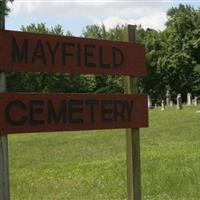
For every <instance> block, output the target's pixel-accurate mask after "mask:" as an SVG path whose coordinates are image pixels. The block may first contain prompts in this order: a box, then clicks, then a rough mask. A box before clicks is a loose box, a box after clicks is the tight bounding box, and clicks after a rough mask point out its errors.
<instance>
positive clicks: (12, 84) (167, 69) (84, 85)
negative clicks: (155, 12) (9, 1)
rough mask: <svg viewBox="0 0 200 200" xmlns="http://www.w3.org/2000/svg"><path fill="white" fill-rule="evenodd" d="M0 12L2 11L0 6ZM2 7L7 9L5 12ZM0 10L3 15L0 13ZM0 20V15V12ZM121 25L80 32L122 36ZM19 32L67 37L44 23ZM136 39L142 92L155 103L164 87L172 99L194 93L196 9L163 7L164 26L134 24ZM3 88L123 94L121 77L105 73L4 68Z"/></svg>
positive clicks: (199, 63) (198, 75) (199, 47)
mask: <svg viewBox="0 0 200 200" xmlns="http://www.w3.org/2000/svg"><path fill="white" fill-rule="evenodd" d="M0 12H1V16H2V11H1V9H0ZM6 12H8V10H7V11H6ZM3 14H6V13H5V12H4V13H3ZM0 19H2V17H0ZM125 27H126V25H117V26H116V27H114V28H112V29H109V30H106V28H105V26H104V25H103V24H102V25H96V24H94V25H88V26H86V27H85V28H84V29H83V31H82V34H81V36H80V37H85V38H97V39H107V40H116V41H123V39H124V29H125ZM21 31H26V32H34V33H48V34H55V35H66V36H73V34H72V33H71V32H70V31H67V32H64V30H63V27H62V26H61V25H56V26H55V27H51V28H49V27H47V26H46V25H45V24H44V23H39V24H30V25H28V26H22V27H21ZM136 41H137V42H138V43H143V44H144V45H145V48H146V63H147V68H148V75H147V77H146V78H141V79H139V88H140V91H141V92H142V93H147V94H149V95H150V96H151V97H152V100H153V102H155V103H159V102H160V101H161V100H162V99H164V97H165V93H166V90H169V91H170V93H171V94H172V98H174V99H175V97H176V94H177V93H181V94H182V95H183V99H186V93H187V92H191V93H192V94H194V95H196V96H199V95H200V9H194V8H193V7H191V6H190V5H181V4H180V5H179V6H178V7H172V8H171V9H169V10H168V11H167V22H166V28H165V29H164V30H163V31H157V30H154V29H150V28H147V29H146V30H145V29H143V28H142V26H138V27H137V29H136ZM7 90H8V91H9V92H44V93H45V92H46V93H48V92H70V93H87V92H89V93H123V77H122V76H109V75H82V74H61V73H56V74H51V73H40V72H37V73H30V72H29V73H27V72H26V73H25V72H20V73H19V72H12V73H7Z"/></svg>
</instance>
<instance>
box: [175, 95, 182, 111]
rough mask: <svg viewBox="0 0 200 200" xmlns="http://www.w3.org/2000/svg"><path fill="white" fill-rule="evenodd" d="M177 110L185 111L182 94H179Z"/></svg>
mask: <svg viewBox="0 0 200 200" xmlns="http://www.w3.org/2000/svg"><path fill="white" fill-rule="evenodd" d="M176 109H177V110H181V109H183V107H182V97H181V94H180V93H179V94H177V97H176Z"/></svg>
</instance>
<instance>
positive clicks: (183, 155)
mask: <svg viewBox="0 0 200 200" xmlns="http://www.w3.org/2000/svg"><path fill="white" fill-rule="evenodd" d="M198 109H199V110H200V107H187V106H185V107H184V109H183V110H181V111H176V109H175V107H174V108H168V109H166V110H165V111H161V110H160V109H159V108H157V109H156V110H150V113H149V114H150V127H149V128H147V129H141V165H142V196H143V198H142V199H145V200H146V199H149V200H158V199H159V200H169V199H170V200H171V199H173V200H199V199H200V113H195V111H196V110H198ZM9 165H10V187H11V188H10V192H11V199H12V200H30V199H31V200H61V199H63V200H68V199H69V200H75V199H78V200H79V199H80V200H90V199H91V200H108V199H110V200H122V199H126V196H127V191H126V144H125V133H124V130H122V129H118V130H102V131H84V132H66V133H41V134H26V135H25V134H24V135H22V134H19V135H9Z"/></svg>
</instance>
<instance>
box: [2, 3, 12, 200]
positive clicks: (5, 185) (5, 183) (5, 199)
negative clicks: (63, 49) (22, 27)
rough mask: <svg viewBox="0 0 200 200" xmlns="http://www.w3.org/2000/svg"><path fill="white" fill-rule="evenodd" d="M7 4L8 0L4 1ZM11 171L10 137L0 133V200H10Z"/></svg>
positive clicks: (4, 76)
mask: <svg viewBox="0 0 200 200" xmlns="http://www.w3.org/2000/svg"><path fill="white" fill-rule="evenodd" d="M1 3H2V4H4V5H5V4H6V0H2V2H1ZM0 29H1V30H4V29H5V17H3V20H2V21H1V22H0ZM5 91H6V75H5V73H3V72H0V93H4V92H5ZM8 174H9V169H8V137H7V133H6V132H0V199H1V200H9V199H10V197H9V175H8Z"/></svg>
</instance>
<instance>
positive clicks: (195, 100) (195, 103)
mask: <svg viewBox="0 0 200 200" xmlns="http://www.w3.org/2000/svg"><path fill="white" fill-rule="evenodd" d="M197 100H198V98H197V96H194V99H193V104H194V106H197V104H198V102H197Z"/></svg>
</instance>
